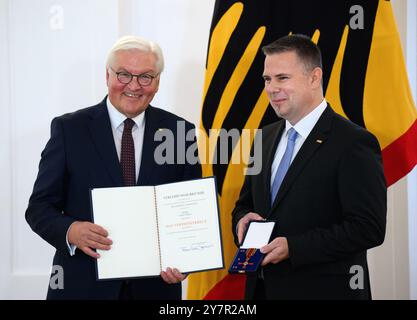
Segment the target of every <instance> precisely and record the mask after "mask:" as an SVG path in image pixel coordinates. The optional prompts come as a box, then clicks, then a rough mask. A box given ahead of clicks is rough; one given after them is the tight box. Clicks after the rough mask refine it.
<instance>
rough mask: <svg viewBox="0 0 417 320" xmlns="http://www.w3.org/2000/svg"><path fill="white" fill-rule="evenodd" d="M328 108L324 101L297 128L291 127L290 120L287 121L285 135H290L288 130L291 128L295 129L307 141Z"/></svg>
mask: <svg viewBox="0 0 417 320" xmlns="http://www.w3.org/2000/svg"><path fill="white" fill-rule="evenodd" d="M326 107H327V102H326V99H323V101H322V102H321V103H320V104H319V105H318V106H317V107H315V108H314V109H313V111H311V112H310V113H309V114H307V115H306V116H305V117H304V118H302V119H301V120H300V121H298V122H297V123H296V124H295V126H293V125H291V123H290V122H289V121H288V120H285V132H284V134H285V135H287V134H288V130H290V129H291V128H294V129H295V131H297V133H298V134H299V135H300V136H301V137H302V138H304V139H307V137H308V135H309V134H310V132H311V130H313V128H314V126H315V125H316V123H317V121H319V118H320V116H321V114H322V113H323V112H324V110H325V109H326Z"/></svg>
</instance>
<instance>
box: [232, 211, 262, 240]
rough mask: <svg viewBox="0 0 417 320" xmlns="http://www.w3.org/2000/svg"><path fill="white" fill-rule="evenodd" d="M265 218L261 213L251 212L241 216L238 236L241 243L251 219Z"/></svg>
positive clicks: (259, 219)
mask: <svg viewBox="0 0 417 320" xmlns="http://www.w3.org/2000/svg"><path fill="white" fill-rule="evenodd" d="M263 220H265V219H264V218H262V217H261V216H260V215H259V214H257V213H254V212H249V213H247V214H246V215H245V216H243V218H241V219H240V220H239V222H238V224H237V238H238V240H239V243H240V244H242V241H243V236H244V235H245V232H246V229H248V225H249V223H250V222H251V221H263Z"/></svg>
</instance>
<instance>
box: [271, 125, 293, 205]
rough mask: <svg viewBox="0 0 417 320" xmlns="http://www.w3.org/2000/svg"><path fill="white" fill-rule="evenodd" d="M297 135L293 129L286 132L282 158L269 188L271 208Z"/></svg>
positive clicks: (286, 169)
mask: <svg viewBox="0 0 417 320" xmlns="http://www.w3.org/2000/svg"><path fill="white" fill-rule="evenodd" d="M297 137H298V133H297V131H295V129H294V128H291V129H290V130H288V142H287V147H286V149H285V153H284V156H283V157H282V159H281V162H280V163H279V166H278V170H277V173H276V175H275V178H274V182H273V183H272V188H271V206H272V204H273V203H274V200H275V197H276V195H277V193H278V190H279V187H280V186H281V183H282V180H284V177H285V175H286V174H287V171H288V168H289V167H290V164H291V158H292V154H293V152H294V145H295V141H296V140H297Z"/></svg>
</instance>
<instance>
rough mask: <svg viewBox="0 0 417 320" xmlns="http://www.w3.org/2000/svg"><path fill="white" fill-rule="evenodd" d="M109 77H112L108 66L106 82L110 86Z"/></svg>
mask: <svg viewBox="0 0 417 320" xmlns="http://www.w3.org/2000/svg"><path fill="white" fill-rule="evenodd" d="M109 77H110V74H109V69H108V68H106V83H107V86H109Z"/></svg>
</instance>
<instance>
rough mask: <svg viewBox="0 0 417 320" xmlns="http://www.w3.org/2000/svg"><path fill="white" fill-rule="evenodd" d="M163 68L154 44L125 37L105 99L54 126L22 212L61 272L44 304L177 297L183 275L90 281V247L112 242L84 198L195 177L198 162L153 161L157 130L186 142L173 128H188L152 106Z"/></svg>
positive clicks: (112, 57)
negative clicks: (59, 281) (58, 285)
mask: <svg viewBox="0 0 417 320" xmlns="http://www.w3.org/2000/svg"><path fill="white" fill-rule="evenodd" d="M163 67H164V61H163V56H162V52H161V49H160V48H159V46H158V45H157V44H155V43H154V42H150V41H147V40H144V39H141V38H138V37H133V36H127V37H123V38H121V39H119V40H118V41H117V42H116V43H115V45H114V46H113V48H112V49H111V51H110V53H109V56H108V60H107V69H106V77H107V86H108V96H107V97H106V98H104V100H103V101H102V102H100V103H99V104H98V105H95V106H92V107H89V108H85V109H82V110H79V111H76V112H74V113H71V114H66V115H63V116H61V117H57V118H55V119H54V120H53V121H52V125H51V138H50V140H49V141H48V143H47V145H46V147H45V149H44V151H43V152H42V159H41V161H40V165H39V173H38V177H37V179H36V182H35V185H34V189H33V193H32V195H31V197H30V200H29V206H28V208H27V211H26V220H27V221H28V223H29V225H30V226H31V228H32V229H33V230H34V231H35V232H36V233H37V234H39V235H40V236H41V237H42V238H43V239H45V240H46V241H47V242H48V243H50V244H51V245H52V246H54V247H55V248H56V253H55V256H54V260H53V264H54V265H59V266H61V267H62V270H63V272H64V283H63V288H56V289H55V288H51V287H50V288H49V290H48V296H47V298H48V299H181V283H180V282H181V281H182V280H183V279H184V278H185V276H184V275H183V274H181V273H180V272H179V271H178V270H176V269H172V268H168V269H167V270H166V271H163V272H162V273H161V277H159V278H150V279H138V280H131V281H120V280H114V281H96V274H95V261H94V260H95V259H98V258H99V254H98V253H97V252H96V251H95V249H100V250H111V245H112V240H111V239H110V238H109V237H108V233H107V231H106V230H105V229H103V228H102V227H101V226H99V225H96V224H93V223H92V222H91V209H90V198H89V190H90V189H91V188H98V187H118V186H132V185H156V184H161V183H169V182H175V181H181V180H187V179H193V178H198V177H200V176H201V167H200V165H199V164H195V165H191V164H188V163H175V164H162V165H160V164H159V163H160V160H161V159H159V160H158V159H155V155H154V153H155V149H156V148H157V147H158V142H156V141H155V139H154V136H155V132H157V131H158V130H161V129H164V130H171V132H172V133H173V134H174V137H177V134H178V137H185V136H186V135H185V133H184V132H181V133H178V132H177V128H184V127H185V129H186V131H187V132H188V130H193V129H194V126H193V125H192V124H190V123H189V122H186V121H185V120H184V119H181V118H179V117H177V116H175V115H173V114H172V113H169V112H166V111H163V110H161V109H158V108H155V107H152V106H150V102H151V101H152V99H153V97H154V95H155V93H156V92H157V91H158V88H159V80H160V75H161V72H162V70H163ZM178 122H182V124H181V125H177V124H178ZM183 139H185V138H183ZM177 143H181V145H182V146H183V145H185V146H186V147H188V146H190V145H191V144H192V143H193V141H179V142H178V139H175V144H177ZM173 150H177V146H176V145H175V146H174V148H173ZM182 151H184V152H185V150H182ZM157 160H158V161H157ZM114 214H116V215H117V212H115V213H114ZM139 214H140V213H139ZM143 245H144V246H146V243H144V244H143ZM137 250H138V252H139V253H140V248H137ZM173 267H175V266H173Z"/></svg>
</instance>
